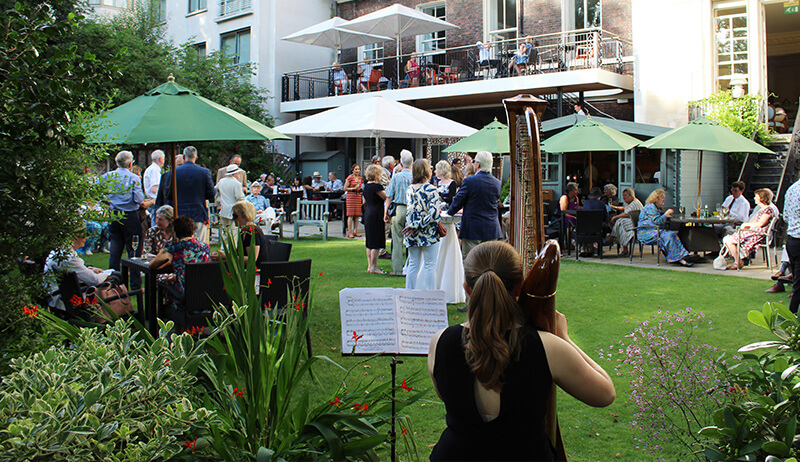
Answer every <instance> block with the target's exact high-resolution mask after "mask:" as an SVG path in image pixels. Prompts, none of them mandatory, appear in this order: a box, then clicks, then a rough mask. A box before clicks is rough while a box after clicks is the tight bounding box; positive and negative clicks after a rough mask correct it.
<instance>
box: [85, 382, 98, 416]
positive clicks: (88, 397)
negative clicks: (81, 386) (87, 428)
mask: <svg viewBox="0 0 800 462" xmlns="http://www.w3.org/2000/svg"><path fill="white" fill-rule="evenodd" d="M102 394H103V385H102V384H97V385H95V386H94V387H92V389H91V390H89V391H87V392H86V394H85V395H83V405H84V407H85V408H86V410H87V411H88V410H89V408H90V407H92V406H93V405H94V403H96V402H97V400H99V399H100V396H101V395H102Z"/></svg>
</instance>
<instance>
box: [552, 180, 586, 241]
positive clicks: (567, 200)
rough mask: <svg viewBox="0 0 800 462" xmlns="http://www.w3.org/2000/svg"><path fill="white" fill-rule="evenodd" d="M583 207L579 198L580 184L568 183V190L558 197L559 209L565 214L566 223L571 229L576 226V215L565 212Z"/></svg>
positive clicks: (568, 228)
mask: <svg viewBox="0 0 800 462" xmlns="http://www.w3.org/2000/svg"><path fill="white" fill-rule="evenodd" d="M580 208H581V204H580V200H579V199H578V184H577V183H573V182H569V183H567V188H566V191H565V192H564V195H562V196H561V197H560V198H559V199H558V209H559V211H561V213H562V214H563V215H564V225H565V226H566V228H567V230H568V231H569V230H570V229H571V228H574V227H575V223H576V221H577V220H576V218H575V215H569V214H567V213H565V212H566V211H567V210H578V209H580Z"/></svg>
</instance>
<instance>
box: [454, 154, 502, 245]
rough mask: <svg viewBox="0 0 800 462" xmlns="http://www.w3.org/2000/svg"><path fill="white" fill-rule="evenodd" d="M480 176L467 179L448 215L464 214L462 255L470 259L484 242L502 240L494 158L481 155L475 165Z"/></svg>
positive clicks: (476, 157) (498, 181) (462, 218)
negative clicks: (462, 211)
mask: <svg viewBox="0 0 800 462" xmlns="http://www.w3.org/2000/svg"><path fill="white" fill-rule="evenodd" d="M472 163H473V164H475V165H474V166H475V167H476V168H479V169H480V170H478V172H477V173H476V174H474V175H472V176H468V177H467V178H464V182H463V183H461V188H459V190H458V192H457V193H456V197H454V198H453V203H452V204H451V205H450V209H449V210H448V211H447V213H448V214H449V215H455V214H456V213H458V211H459V210H462V209H463V210H464V213H463V215H462V217H461V254H462V256H463V257H464V258H467V255H468V254H469V252H470V251H471V250H472V249H473V248H475V247H476V246H477V245H478V244H480V243H481V242H486V241H494V240H497V239H502V238H503V230H502V229H501V228H500V219H499V217H498V215H497V204H498V202H499V201H500V180H498V179H497V178H495V177H493V176H492V174H491V171H492V154H491V153H489V152H486V151H481V152H479V153H477V154H476V155H475V160H473V161H472Z"/></svg>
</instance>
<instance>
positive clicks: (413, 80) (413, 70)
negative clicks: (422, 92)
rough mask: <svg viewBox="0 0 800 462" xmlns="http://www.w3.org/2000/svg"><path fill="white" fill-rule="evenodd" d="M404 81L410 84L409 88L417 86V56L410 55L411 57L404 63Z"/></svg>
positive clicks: (414, 54)
mask: <svg viewBox="0 0 800 462" xmlns="http://www.w3.org/2000/svg"><path fill="white" fill-rule="evenodd" d="M405 80H406V81H408V82H410V83H409V86H411V87H418V86H419V63H418V62H417V54H416V53H411V56H410V57H409V58H408V61H406V79H405Z"/></svg>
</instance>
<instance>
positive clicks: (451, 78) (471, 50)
mask: <svg viewBox="0 0 800 462" xmlns="http://www.w3.org/2000/svg"><path fill="white" fill-rule="evenodd" d="M523 42H525V43H528V44H529V48H528V50H527V52H526V56H525V58H524V59H522V61H524V62H523V63H520V64H518V65H517V66H514V64H515V63H516V61H517V59H516V57H517V55H519V53H520V47H519V44H521V43H523ZM632 56H633V45H632V44H631V42H629V41H627V40H624V39H622V38H620V37H618V36H617V35H615V34H612V33H610V32H606V31H602V30H600V29H595V28H593V29H581V30H574V31H569V32H559V33H554V34H545V35H537V36H532V37H527V38H524V39H517V40H507V41H501V42H495V43H492V44H491V48H490V51H489V59H484V60H482V61H481V60H480V58H481V56H480V54H479V50H478V48H477V47H476V46H466V47H456V48H447V49H441V50H432V51H426V52H420V53H412V54H409V55H402V56H400V58H399V59H398V58H397V57H395V56H389V57H385V58H381V59H377V60H374V61H368V62H365V61H361V62H354V63H346V64H342V65H341V67H339V68H336V69H334V68H332V67H330V66H327V67H321V68H316V69H306V70H302V71H297V72H290V73H287V74H284V75H283V79H282V89H281V90H282V91H281V101H284V102H287V101H300V100H307V99H315V98H324V97H329V96H338V95H343V94H350V93H357V92H367V91H380V90H393V89H402V88H413V87H424V86H430V85H446V84H451V83H457V82H469V81H474V80H483V79H489V78H504V77H512V76H517V75H520V74H525V75H531V74H542V73H551V72H566V71H573V70H578V69H604V70H607V71H610V72H614V73H617V74H623V75H632V74H633V60H632V59H631V57H632ZM412 57H413V58H414V59H413V62H415V63H416V66H414V65H413V64H411V65H410V64H409V60H411V58H412ZM483 57H484V58H485V55H484V56H483ZM398 66H399V67H400V72H399V74H398V72H397V70H398Z"/></svg>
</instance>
